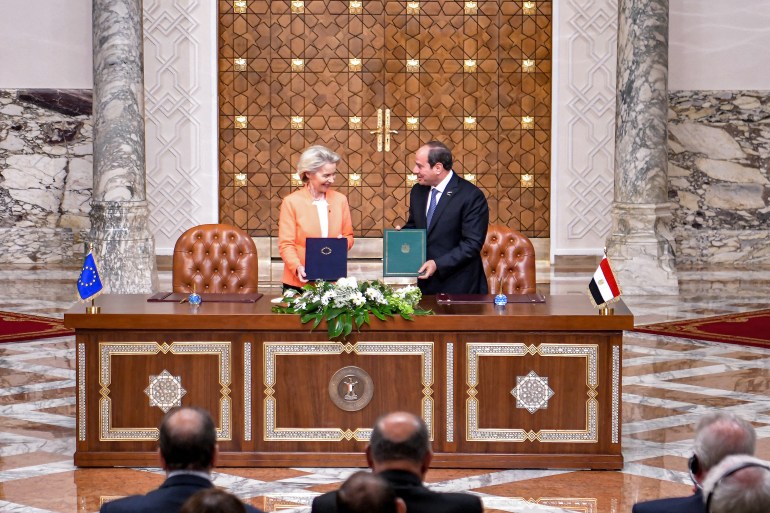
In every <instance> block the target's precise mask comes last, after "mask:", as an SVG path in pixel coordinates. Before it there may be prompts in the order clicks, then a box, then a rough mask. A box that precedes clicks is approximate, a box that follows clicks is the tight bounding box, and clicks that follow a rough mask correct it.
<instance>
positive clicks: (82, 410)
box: [77, 342, 86, 442]
mask: <svg viewBox="0 0 770 513" xmlns="http://www.w3.org/2000/svg"><path fill="white" fill-rule="evenodd" d="M77 353H78V355H77V357H78V441H80V442H83V441H85V439H86V345H85V344H83V343H82V342H80V343H78V349H77Z"/></svg>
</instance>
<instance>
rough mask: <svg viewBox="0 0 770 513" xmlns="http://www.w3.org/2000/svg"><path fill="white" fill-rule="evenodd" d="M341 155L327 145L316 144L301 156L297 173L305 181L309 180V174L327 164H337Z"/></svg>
mask: <svg viewBox="0 0 770 513" xmlns="http://www.w3.org/2000/svg"><path fill="white" fill-rule="evenodd" d="M339 161H340V156H339V155H337V154H336V153H334V152H333V151H332V150H330V149H329V148H327V147H325V146H320V145H315V146H311V147H310V148H308V149H306V150H305V151H303V152H302V155H300V156H299V161H298V162H297V174H299V176H300V178H301V179H302V181H303V182H307V175H309V174H313V173H317V172H318V170H320V169H321V168H322V167H323V166H325V165H326V164H336V163H337V162H339Z"/></svg>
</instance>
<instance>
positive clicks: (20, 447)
mask: <svg viewBox="0 0 770 513" xmlns="http://www.w3.org/2000/svg"><path fill="white" fill-rule="evenodd" d="M78 271H79V270H78V269H34V268H15V269H7V268H5V269H0V287H2V290H3V291H4V293H3V294H1V295H0V310H6V311H16V312H26V313H37V314H44V315H59V316H60V315H61V314H62V312H64V311H65V310H66V309H67V308H68V307H69V306H71V305H72V304H73V302H74V301H73V300H74V295H75V291H74V283H75V281H76V280H77V276H78ZM591 274H592V273H591V272H575V271H569V270H557V271H554V270H551V271H550V273H549V275H548V276H546V277H545V279H544V280H543V281H544V283H543V284H542V285H541V286H540V289H541V291H543V292H549V291H550V292H551V293H553V294H581V293H584V290H585V288H586V284H587V282H588V279H589V276H590V275H591ZM679 278H680V294H679V295H678V296H659V297H650V296H648V297H626V298H625V301H626V303H627V304H628V305H629V307H630V308H631V310H632V312H633V313H634V315H635V319H636V324H637V325H639V324H648V323H653V322H660V321H666V320H676V319H685V318H697V317H703V316H707V315H718V314H723V313H731V312H741V311H750V310H757V309H762V308H770V296H768V295H767V290H768V287H767V286H768V284H770V271H754V272H749V271H735V272H731V271H719V272H713V271H711V272H710V271H698V272H695V271H689V272H681V273H680V274H679ZM169 283H170V276H169V274H168V273H165V272H164V273H161V284H162V287H161V288H163V285H165V286H166V287H165V288H168V284H169ZM73 359H74V339H73V337H62V338H57V339H47V340H40V341H33V342H26V343H10V344H2V345H0V512H24V513H43V512H49V511H52V512H93V511H97V510H98V509H99V504H100V502H102V501H104V500H108V499H110V498H113V497H116V496H122V495H126V494H132V493H144V492H146V491H147V490H149V489H152V488H154V487H156V486H157V485H158V484H159V483H160V482H161V481H162V480H163V475H162V473H161V472H160V471H159V470H158V469H129V468H120V469H77V468H75V467H73V465H72V454H73V451H74V428H75V419H74V416H75V395H74V392H75V388H74V387H75V366H74V362H73ZM769 389H770V350H764V349H759V348H754V347H746V346H736V345H726V344H719V343H709V342H697V341H689V340H684V339H677V338H670V337H659V336H653V335H646V334H637V333H631V332H627V333H626V334H625V336H624V353H623V454H624V457H625V467H624V468H623V470H622V471H619V472H615V471H563V470H546V471H543V470H506V471H488V470H435V471H431V472H430V473H429V474H428V481H429V483H430V486H432V487H433V488H435V489H437V490H444V491H468V492H470V493H474V494H476V495H478V496H480V497H481V498H482V500H483V502H484V505H485V509H486V511H488V512H497V511H509V512H518V513H523V512H549V511H551V512H556V511H564V509H566V510H569V511H579V512H585V513H615V512H629V511H630V510H631V505H632V504H633V503H634V502H636V501H639V500H646V499H650V498H657V497H664V496H675V495H685V494H689V493H690V491H691V484H690V483H689V479H688V476H687V472H686V460H687V458H688V457H689V455H690V454H691V445H692V437H693V431H692V426H693V424H694V423H695V422H697V419H698V418H699V416H700V415H702V414H704V413H706V412H709V411H712V410H713V409H715V408H720V409H724V410H729V411H733V412H735V413H737V414H740V415H742V416H744V417H745V418H747V419H749V420H750V421H751V422H753V423H754V425H755V427H756V429H757V434H758V437H759V442H758V456H759V457H761V458H764V459H770V390H769ZM351 471H352V470H351V469H323V468H288V469H282V468H277V469H219V471H218V472H217V473H216V484H218V485H220V486H223V487H225V488H228V489H230V490H231V491H233V492H234V493H236V494H237V495H239V496H240V497H241V498H243V499H244V500H245V501H248V502H250V503H252V504H254V505H256V506H258V507H261V508H263V509H265V510H268V511H278V510H286V509H287V508H291V509H289V511H298V512H299V511H307V510H308V508H307V505H308V504H309V503H310V501H312V498H313V497H314V496H316V495H317V494H319V493H321V492H324V491H327V490H331V489H335V488H337V487H338V486H339V483H340V482H341V481H342V480H344V479H345V477H346V476H347V475H348V474H349V473H350V472H351ZM294 508H296V509H294Z"/></svg>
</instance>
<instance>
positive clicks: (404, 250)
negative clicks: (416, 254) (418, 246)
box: [401, 242, 411, 253]
mask: <svg viewBox="0 0 770 513" xmlns="http://www.w3.org/2000/svg"><path fill="white" fill-rule="evenodd" d="M410 249H411V248H410V247H409V244H407V243H406V242H405V243H403V244H401V253H409V250H410Z"/></svg>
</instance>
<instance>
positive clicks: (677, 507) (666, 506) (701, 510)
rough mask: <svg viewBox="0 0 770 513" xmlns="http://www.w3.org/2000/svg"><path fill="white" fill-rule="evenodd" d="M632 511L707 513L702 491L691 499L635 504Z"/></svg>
mask: <svg viewBox="0 0 770 513" xmlns="http://www.w3.org/2000/svg"><path fill="white" fill-rule="evenodd" d="M631 511H632V513H707V512H706V505H705V504H704V503H703V495H702V494H701V492H700V490H698V491H697V492H696V493H695V495H691V496H689V497H675V498H672V499H658V500H654V501H647V502H639V503H637V504H634V507H633V509H632V510H631Z"/></svg>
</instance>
